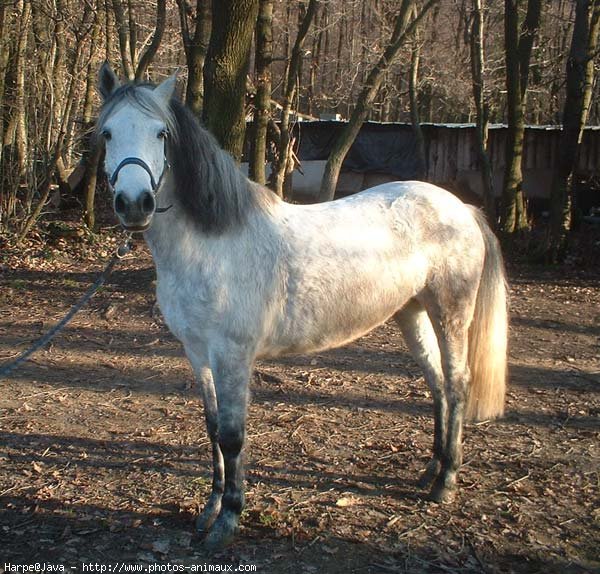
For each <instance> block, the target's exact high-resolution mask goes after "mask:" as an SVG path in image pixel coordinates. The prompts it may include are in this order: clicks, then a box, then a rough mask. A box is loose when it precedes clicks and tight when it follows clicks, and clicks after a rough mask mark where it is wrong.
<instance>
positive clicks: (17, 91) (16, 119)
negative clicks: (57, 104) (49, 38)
mask: <svg viewBox="0 0 600 574" xmlns="http://www.w3.org/2000/svg"><path fill="white" fill-rule="evenodd" d="M17 9H18V13H19V17H18V21H19V31H18V37H17V44H16V54H15V59H14V64H13V66H14V78H15V84H14V91H13V95H12V102H11V108H12V109H11V112H10V116H9V119H8V123H7V126H6V129H5V131H4V134H3V142H2V145H4V146H7V145H14V146H15V149H16V152H17V156H16V157H17V166H18V174H19V177H20V178H21V177H23V176H24V175H25V170H26V167H27V163H28V153H27V150H28V146H27V126H26V119H25V68H26V62H25V58H26V51H27V41H28V35H29V24H30V18H31V4H30V3H29V2H28V1H23V0H20V1H19V2H18V3H17Z"/></svg>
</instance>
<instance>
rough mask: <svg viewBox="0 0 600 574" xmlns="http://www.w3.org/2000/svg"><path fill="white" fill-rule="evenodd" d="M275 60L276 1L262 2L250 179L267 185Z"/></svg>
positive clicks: (257, 24)
mask: <svg viewBox="0 0 600 574" xmlns="http://www.w3.org/2000/svg"><path fill="white" fill-rule="evenodd" d="M272 59H273V0H259V10H258V20H257V21H256V57H255V66H256V96H255V98H254V122H253V134H252V140H251V148H250V161H249V174H250V178H251V179H253V180H254V181H256V182H257V183H260V184H261V185H265V183H266V176H265V160H266V155H267V127H268V124H269V118H270V117H271V61H272Z"/></svg>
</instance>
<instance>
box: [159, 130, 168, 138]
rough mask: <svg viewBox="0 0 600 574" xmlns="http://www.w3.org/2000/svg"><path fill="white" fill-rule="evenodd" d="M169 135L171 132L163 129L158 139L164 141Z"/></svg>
mask: <svg viewBox="0 0 600 574" xmlns="http://www.w3.org/2000/svg"><path fill="white" fill-rule="evenodd" d="M168 135H169V131H168V130H167V129H166V128H163V129H162V130H160V131H159V132H158V139H161V140H164V139H165V138H166V137H167V136H168Z"/></svg>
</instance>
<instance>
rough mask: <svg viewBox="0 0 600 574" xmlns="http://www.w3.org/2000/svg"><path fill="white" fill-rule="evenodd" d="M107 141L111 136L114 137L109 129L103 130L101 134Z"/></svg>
mask: <svg viewBox="0 0 600 574" xmlns="http://www.w3.org/2000/svg"><path fill="white" fill-rule="evenodd" d="M100 135H101V136H102V137H103V138H104V140H105V141H109V140H110V138H112V134H111V133H110V132H109V131H108V130H102V133H101V134H100Z"/></svg>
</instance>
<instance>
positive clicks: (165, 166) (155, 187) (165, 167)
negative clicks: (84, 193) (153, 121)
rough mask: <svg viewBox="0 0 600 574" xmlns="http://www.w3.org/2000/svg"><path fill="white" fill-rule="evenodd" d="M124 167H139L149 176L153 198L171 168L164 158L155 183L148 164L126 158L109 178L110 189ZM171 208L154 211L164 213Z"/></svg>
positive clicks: (139, 159) (140, 160) (136, 159)
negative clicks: (161, 169)
mask: <svg viewBox="0 0 600 574" xmlns="http://www.w3.org/2000/svg"><path fill="white" fill-rule="evenodd" d="M126 165H139V166H140V167H141V168H142V169H144V171H145V172H146V173H147V174H148V175H149V176H150V186H151V187H152V193H153V194H154V197H157V196H158V192H159V191H160V188H161V186H162V182H163V178H164V176H165V174H166V173H167V172H168V171H169V169H170V168H171V166H170V165H169V162H168V161H167V157H166V156H165V162H164V164H163V171H162V173H161V174H160V177H159V178H158V182H157V181H156V179H155V178H154V174H153V173H152V170H151V169H150V167H149V166H148V164H147V163H146V162H145V161H144V160H143V159H141V158H139V157H126V158H125V159H124V160H123V161H122V162H121V163H120V164H119V165H118V166H117V169H115V171H113V174H112V175H111V176H110V179H109V180H108V184H109V185H110V188H111V189H114V187H115V183H117V178H118V177H119V172H120V171H121V170H122V169H123V168H124V167H125V166H126ZM171 207H173V205H169V206H168V207H157V208H156V210H155V211H156V213H164V212H165V211H169V209H171Z"/></svg>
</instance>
